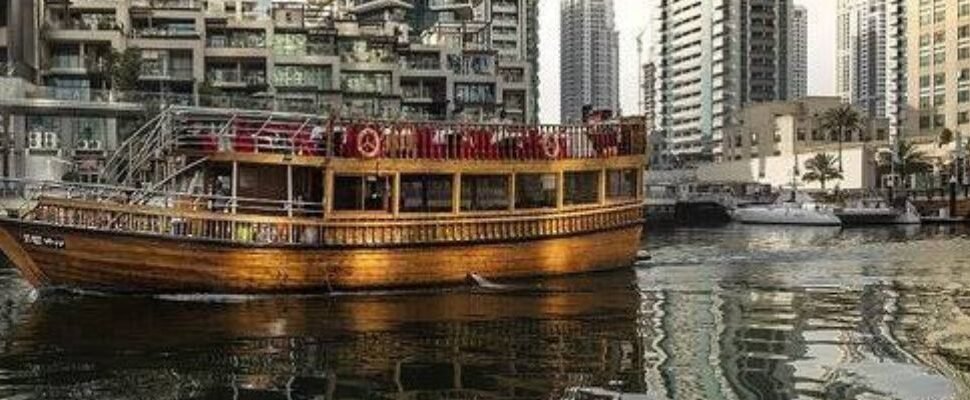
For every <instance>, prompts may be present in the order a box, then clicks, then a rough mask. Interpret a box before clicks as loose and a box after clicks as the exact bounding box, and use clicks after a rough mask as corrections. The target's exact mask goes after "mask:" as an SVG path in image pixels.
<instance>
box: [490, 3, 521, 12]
mask: <svg viewBox="0 0 970 400" xmlns="http://www.w3.org/2000/svg"><path fill="white" fill-rule="evenodd" d="M492 12H497V13H508V14H515V13H518V12H519V7H518V6H517V5H516V4H515V3H492Z"/></svg>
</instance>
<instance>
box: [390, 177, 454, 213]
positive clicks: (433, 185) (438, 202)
mask: <svg viewBox="0 0 970 400" xmlns="http://www.w3.org/2000/svg"><path fill="white" fill-rule="evenodd" d="M451 183H452V176H451V175H401V212H450V211H451Z"/></svg>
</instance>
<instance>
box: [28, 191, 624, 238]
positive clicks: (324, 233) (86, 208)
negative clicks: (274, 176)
mask: <svg viewBox="0 0 970 400" xmlns="http://www.w3.org/2000/svg"><path fill="white" fill-rule="evenodd" d="M25 219H28V220H30V221H34V222H39V223H46V224H51V225H56V226H63V227H73V228H79V229H85V230H94V231H106V232H122V233H127V234H142V235H151V236H159V237H168V238H185V239H197V240H208V241H220V242H232V243H243V244H253V245H297V246H394V245H404V244H436V243H461V242H482V241H505V240H522V239H529V238H537V237H550V236H562V235H570V234H578V233H585V232H592V231H600V230H606V229H615V228H620V227H626V226H631V225H635V224H639V223H642V206H641V204H639V203H629V202H627V203H618V204H614V205H611V206H609V207H600V208H593V209H580V210H572V211H565V212H549V213H545V214H533V215H529V216H466V217H462V218H441V219H415V220H400V219H393V218H389V219H385V220H371V219H359V220H358V219H340V220H324V219H321V218H279V217H269V216H259V215H238V214H223V213H213V212H199V211H187V210H166V209H160V208H156V207H144V206H119V205H115V204H99V203H95V202H78V201H66V200H59V199H42V200H41V201H40V202H39V204H38V205H37V206H36V207H34V209H33V210H32V212H31V213H30V214H29V215H27V216H26V218H25Z"/></svg>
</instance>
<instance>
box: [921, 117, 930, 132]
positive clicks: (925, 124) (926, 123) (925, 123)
mask: <svg viewBox="0 0 970 400" xmlns="http://www.w3.org/2000/svg"><path fill="white" fill-rule="evenodd" d="M919 128H920V129H929V128H930V116H929V115H920V117H919Z"/></svg>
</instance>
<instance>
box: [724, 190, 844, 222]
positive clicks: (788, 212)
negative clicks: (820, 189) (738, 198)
mask: <svg viewBox="0 0 970 400" xmlns="http://www.w3.org/2000/svg"><path fill="white" fill-rule="evenodd" d="M795 197H796V198H795V199H792V200H790V201H779V202H775V203H772V204H767V205H748V206H743V207H738V208H736V209H734V211H733V213H732V216H733V217H734V220H735V221H738V222H740V223H743V224H765V225H768V224H770V225H813V226H839V225H842V221H841V220H840V219H839V218H838V217H837V216H836V215H835V213H834V212H833V210H832V209H830V208H828V207H824V206H821V205H819V204H817V203H815V202H814V201H813V200H811V199H810V198H808V196H806V195H799V196H795Z"/></svg>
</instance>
